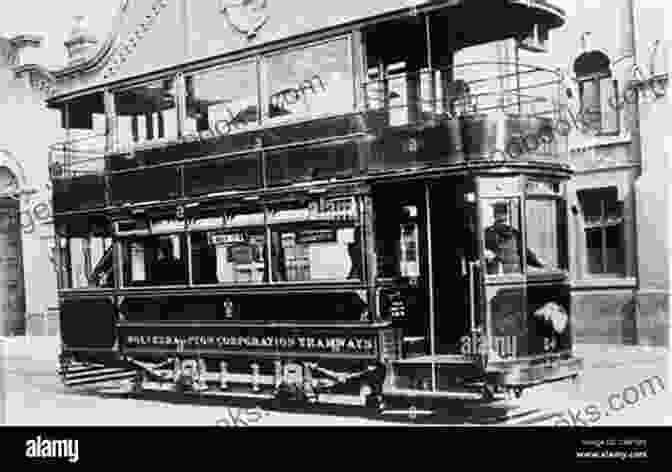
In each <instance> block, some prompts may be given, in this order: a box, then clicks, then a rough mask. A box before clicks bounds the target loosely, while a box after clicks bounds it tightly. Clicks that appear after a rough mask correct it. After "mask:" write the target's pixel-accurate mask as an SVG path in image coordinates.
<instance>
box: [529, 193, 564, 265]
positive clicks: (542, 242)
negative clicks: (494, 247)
mask: <svg viewBox="0 0 672 472" xmlns="http://www.w3.org/2000/svg"><path fill="white" fill-rule="evenodd" d="M526 213H527V222H526V228H527V234H526V236H527V247H528V248H529V250H530V252H531V253H532V254H533V255H535V256H536V257H535V260H532V261H530V260H529V259H530V258H529V257H528V264H527V268H528V270H529V271H531V272H534V271H539V270H556V269H559V254H560V248H559V234H558V230H559V226H558V225H559V222H558V201H557V200H555V199H550V198H546V199H536V198H535V199H528V200H527V202H526Z"/></svg>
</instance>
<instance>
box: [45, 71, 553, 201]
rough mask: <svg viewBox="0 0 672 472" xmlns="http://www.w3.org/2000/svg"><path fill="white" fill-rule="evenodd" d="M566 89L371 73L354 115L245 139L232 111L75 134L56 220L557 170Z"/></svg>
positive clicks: (55, 172)
mask: <svg viewBox="0 0 672 472" xmlns="http://www.w3.org/2000/svg"><path fill="white" fill-rule="evenodd" d="M561 85H562V80H561V77H560V76H559V75H558V74H557V73H555V72H554V71H552V70H548V69H544V68H540V67H532V66H526V65H521V64H509V63H501V62H478V63H469V64H461V65H458V66H454V67H451V68H440V69H433V70H422V71H409V72H406V71H403V70H402V71H398V72H395V71H393V70H392V71H389V70H388V71H387V73H386V74H385V76H384V77H382V78H381V77H378V75H377V73H376V72H375V71H374V72H371V73H370V74H369V77H368V80H367V81H366V82H364V83H363V84H362V85H361V89H360V90H361V92H360V94H359V106H358V107H356V108H354V109H353V110H352V111H351V112H349V113H344V114H343V113H341V114H336V115H326V116H325V115H322V116H311V117H305V118H304V119H303V120H301V121H298V120H294V121H285V122H281V123H278V122H270V123H267V122H266V121H265V120H264V118H263V117H261V118H260V120H259V122H258V123H254V125H253V126H246V127H245V129H244V130H241V131H236V132H234V131H233V128H235V127H234V126H231V123H233V122H235V120H236V119H237V116H238V115H233V114H232V118H231V119H230V120H229V121H227V123H226V126H221V125H219V124H217V123H215V124H214V125H212V124H211V126H210V129H208V130H207V131H204V132H199V133H191V134H183V135H182V136H181V137H180V138H178V139H172V140H171V139H165V138H163V139H156V140H153V141H147V142H143V143H139V142H138V143H131V144H130V145H126V146H122V145H121V144H120V142H121V140H120V139H119V136H118V134H117V133H114V132H113V133H104V132H103V133H95V132H93V133H89V134H74V133H72V135H71V138H70V139H69V140H66V141H64V142H61V143H58V144H55V145H53V146H51V149H50V151H51V152H50V166H51V170H52V178H53V179H54V187H55V191H56V195H55V199H56V201H55V206H56V208H55V211H56V212H59V211H68V210H75V209H88V208H92V207H101V206H107V205H117V204H123V203H127V202H144V201H157V200H158V201H162V200H167V199H176V198H183V197H187V198H188V197H195V196H202V195H207V194H212V193H220V192H227V191H240V190H249V189H255V188H262V187H273V186H279V185H288V184H292V183H298V182H310V181H312V180H324V179H340V178H348V177H353V176H361V175H365V174H372V173H376V172H381V171H394V170H399V169H403V168H410V167H413V168H417V167H422V166H428V167H429V166H435V165H441V166H445V165H459V164H460V163H463V162H468V161H475V160H490V159H515V160H542V161H558V160H561V159H562V158H563V155H564V153H565V150H566V137H565V136H563V134H562V133H558V132H556V126H555V125H556V123H558V121H559V120H561V118H562V110H563V106H564V104H563V103H562V100H561V97H562V94H561V93H560V92H561ZM282 100H284V103H285V104H287V103H290V102H291V100H292V97H291V96H284V97H282ZM269 102H271V103H283V102H282V101H281V100H279V99H278V97H275V96H271V97H270V100H269ZM290 104H291V103H290ZM178 115H179V113H178ZM111 122H113V120H111ZM148 183H150V185H148ZM83 194H86V198H83Z"/></svg>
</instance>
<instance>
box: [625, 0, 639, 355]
mask: <svg viewBox="0 0 672 472" xmlns="http://www.w3.org/2000/svg"><path fill="white" fill-rule="evenodd" d="M626 14H627V19H626V21H625V25H624V26H625V27H626V35H625V36H626V41H627V45H628V49H629V51H628V52H629V53H630V54H631V57H632V64H638V63H639V61H638V59H637V20H636V12H635V0H626ZM634 102H635V103H633V104H632V108H631V110H630V112H631V116H632V119H631V120H630V121H631V124H630V152H631V154H632V158H633V161H634V163H635V165H636V167H635V180H634V183H635V185H633V188H632V196H631V197H630V198H631V202H632V203H633V205H632V206H633V208H632V225H633V229H634V231H633V232H632V235H633V245H632V246H631V247H634V248H635V257H634V264H633V268H632V269H633V275H634V277H635V289H634V293H633V301H634V303H633V310H634V313H633V317H634V321H635V323H634V324H635V326H634V330H635V333H634V335H635V339H634V344H639V335H638V324H639V323H638V321H639V302H638V293H639V291H640V288H641V283H640V280H639V264H640V260H639V232H638V228H637V226H638V225H637V218H638V215H637V205H638V199H637V193H636V192H635V188H636V183H637V181H638V180H639V178H640V177H641V176H642V165H643V163H642V135H641V131H640V112H639V97H638V98H637V99H636V100H635V101H634Z"/></svg>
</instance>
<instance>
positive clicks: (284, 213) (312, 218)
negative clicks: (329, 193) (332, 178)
mask: <svg viewBox="0 0 672 472" xmlns="http://www.w3.org/2000/svg"><path fill="white" fill-rule="evenodd" d="M335 202H337V203H335ZM339 205H342V206H339ZM356 208H357V207H356V201H355V200H354V199H350V198H343V199H336V200H335V201H334V203H328V204H326V205H322V204H321V203H317V202H315V203H314V204H311V205H309V207H308V208H291V209H289V208H288V209H282V210H278V211H275V212H274V213H273V216H272V218H271V221H272V223H273V226H272V231H271V238H272V239H271V255H272V258H273V265H272V273H273V280H274V281H281V282H298V281H319V280H346V279H361V278H362V263H363V252H362V240H361V237H362V233H361V229H360V222H359V218H358V215H357V210H356ZM334 210H335V211H334Z"/></svg>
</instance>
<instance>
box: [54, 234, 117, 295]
mask: <svg viewBox="0 0 672 472" xmlns="http://www.w3.org/2000/svg"><path fill="white" fill-rule="evenodd" d="M57 239H58V246H57V247H58V257H57V262H58V283H59V288H60V289H61V290H109V289H114V288H115V286H116V285H115V284H116V280H115V278H116V274H115V267H114V262H113V259H114V244H115V240H114V238H113V236H112V235H111V234H109V235H105V236H99V235H94V234H93V233H90V234H87V235H61V236H57ZM74 241H81V243H80V244H81V245H80V248H79V249H81V253H79V252H78V256H79V257H77V258H76V257H75V254H73V251H74V250H76V249H75V247H74V245H73V242H74ZM92 241H100V242H101V243H100V251H99V254H100V257H99V258H97V260H96V261H94V260H93V257H94V254H93V251H94V250H95V249H94V245H93V244H92ZM105 258H111V259H110V267H109V269H108V270H107V271H105V272H103V273H102V274H99V277H101V278H99V279H98V280H99V281H98V283H94V281H93V280H92V276H93V275H94V274H95V273H96V272H97V270H96V269H98V267H99V266H100V264H101V263H102V262H104V261H105ZM76 259H81V260H76ZM75 265H77V266H78V268H77V270H75ZM105 275H107V276H108V277H109V278H108V279H107V281H106V282H105V283H103V282H102V280H103V278H102V276H105Z"/></svg>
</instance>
